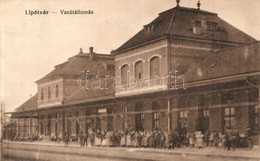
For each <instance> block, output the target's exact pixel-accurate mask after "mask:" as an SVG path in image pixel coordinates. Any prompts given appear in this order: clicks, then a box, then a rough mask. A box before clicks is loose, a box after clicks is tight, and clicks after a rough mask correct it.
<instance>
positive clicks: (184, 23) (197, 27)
mask: <svg viewBox="0 0 260 161" xmlns="http://www.w3.org/2000/svg"><path fill="white" fill-rule="evenodd" d="M255 42H256V40H255V39H254V38H252V37H251V36H249V35H247V34H246V33H244V32H242V31H240V30H239V29H237V28H235V27H234V26H232V25H230V24H229V23H227V22H226V21H224V20H223V19H221V18H220V17H218V14H216V13H212V12H208V11H204V10H201V9H200V5H199V4H198V8H186V7H181V6H179V5H177V6H176V7H174V8H172V9H169V10H167V11H164V12H162V13H160V14H159V16H158V17H157V18H156V19H154V20H153V21H152V22H151V23H149V24H147V25H145V26H144V27H143V28H142V29H141V30H140V31H139V32H138V33H137V34H135V35H134V36H133V37H132V38H130V39H129V40H128V41H127V42H125V43H124V44H123V45H122V46H120V47H119V48H118V49H116V50H113V51H112V54H113V55H115V73H116V76H117V77H119V78H121V79H120V81H118V82H117V86H116V93H115V97H116V98H117V99H119V100H121V102H123V103H122V104H123V105H122V106H123V107H122V108H123V109H124V111H127V112H126V113H128V114H126V115H127V118H126V119H124V120H123V122H124V123H123V125H124V126H125V128H132V129H135V130H148V131H153V130H155V129H161V130H163V131H170V130H174V129H176V130H180V131H184V132H188V131H189V132H195V131H196V130H200V131H204V132H205V131H209V130H210V131H213V130H214V131H218V132H221V131H223V130H224V128H225V127H226V126H225V125H224V121H221V120H222V119H223V117H224V116H222V114H221V115H219V116H214V110H210V112H209V111H207V110H206V108H205V109H204V107H206V106H207V107H208V106H210V105H208V104H210V103H209V98H208V97H209V95H210V94H209V93H211V92H212V91H214V92H213V93H214V94H216V93H219V94H220V95H223V96H222V97H225V96H224V95H225V94H224V93H222V92H221V91H222V90H227V89H223V86H224V85H222V86H221V85H219V86H218V87H211V88H212V89H211V88H210V87H207V86H206V85H207V84H203V85H202V86H203V88H197V89H196V90H195V88H194V87H193V86H187V87H186V84H187V85H188V83H189V82H191V81H195V82H196V81H199V80H202V78H200V79H197V80H194V79H192V78H191V77H190V76H189V75H192V72H196V73H198V74H199V75H201V77H203V75H204V73H203V72H204V68H197V67H198V66H199V65H201V63H203V62H204V61H206V60H207V59H208V58H209V57H212V55H214V56H215V57H217V56H218V54H221V53H225V54H226V56H227V58H228V55H229V53H228V52H227V53H226V52H224V50H225V51H229V50H231V48H232V47H234V48H236V47H239V46H241V45H242V46H243V45H248V44H252V43H255ZM246 48H247V47H246ZM249 48H250V47H249ZM256 48H257V47H256ZM254 51H256V53H254V54H257V50H254ZM212 59H214V58H212ZM216 59H217V58H216ZM238 61H240V60H238ZM218 66H219V64H218ZM221 67H223V68H234V67H232V66H228V64H226V65H223V64H222V66H221ZM195 68H196V69H197V70H196V71H194V69H195ZM212 68H214V63H213V64H212ZM226 70H228V69H226ZM219 72H220V73H221V72H224V73H225V71H219ZM188 74H189V75H188ZM229 74H230V73H229ZM234 74H235V73H234ZM236 74H241V73H236ZM227 75H228V74H227ZM227 75H225V74H223V75H221V76H223V78H222V79H224V80H226V81H227V82H228V81H230V79H228V78H227V77H226V76H227ZM221 76H220V77H221ZM211 78H213V77H207V78H205V79H209V80H210V79H211ZM233 81H234V80H233ZM219 83H220V82H219ZM220 84H221V83H220ZM234 84H235V83H234ZM237 85H238V84H237ZM238 86H239V85H238ZM206 87H207V88H206ZM226 87H227V86H226ZM213 88H214V89H213ZM200 89H201V91H199V90H200ZM203 89H206V91H204V90H203ZM230 90H231V89H230ZM210 91H211V92H210ZM246 97H247V96H246ZM215 98H216V97H215ZM215 98H212V99H215ZM223 104H225V103H223ZM218 106H219V109H218V110H217V111H218V112H219V113H222V112H223V109H222V108H223V107H224V106H223V107H222V105H221V102H219V105H218ZM201 107H203V108H201ZM199 108H201V109H200V110H199ZM203 110H204V111H203ZM215 112H216V111H215ZM209 113H210V114H211V118H214V119H212V120H211V121H210V122H209V121H207V119H205V120H203V118H204V116H205V118H208V116H209ZM245 117H247V118H248V115H247V116H245ZM216 119H217V120H219V122H218V123H219V124H218V125H217V127H215V126H214V121H215V120H216ZM248 125H249V124H246V125H244V126H243V128H246V126H248ZM233 128H235V127H233ZM239 129H241V127H239Z"/></svg>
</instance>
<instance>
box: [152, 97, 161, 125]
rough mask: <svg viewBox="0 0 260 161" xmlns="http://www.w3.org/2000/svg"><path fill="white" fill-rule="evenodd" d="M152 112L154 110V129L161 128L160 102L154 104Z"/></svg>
mask: <svg viewBox="0 0 260 161" xmlns="http://www.w3.org/2000/svg"><path fill="white" fill-rule="evenodd" d="M152 110H153V120H152V121H153V129H156V128H159V125H160V123H159V112H158V110H159V104H158V102H156V101H155V102H153V103H152Z"/></svg>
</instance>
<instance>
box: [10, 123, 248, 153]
mask: <svg viewBox="0 0 260 161" xmlns="http://www.w3.org/2000/svg"><path fill="white" fill-rule="evenodd" d="M10 137H11V136H10ZM42 139H43V136H38V135H33V134H31V135H29V134H28V135H22V134H18V135H16V136H12V137H11V138H10V140H13V141H37V140H38V141H40V140H42ZM54 140H56V141H58V142H60V141H64V143H65V146H68V145H69V143H70V142H75V141H77V142H78V144H79V145H80V146H82V147H84V146H87V147H93V146H97V147H134V148H140V147H143V148H168V149H175V148H180V147H183V146H187V147H188V146H190V147H198V148H202V147H205V146H214V147H227V149H228V150H230V148H235V147H250V148H252V146H253V141H252V137H251V135H250V134H248V133H244V135H242V136H241V135H240V134H239V133H238V132H234V131H232V130H231V129H229V128H227V129H226V130H225V131H224V132H222V133H221V132H216V131H215V132H209V131H206V132H200V131H197V132H189V133H187V132H186V130H173V131H171V132H164V131H161V130H158V129H157V130H154V131H135V130H131V131H130V130H129V131H127V130H126V131H123V130H114V131H112V130H108V131H106V132H105V131H100V130H97V131H96V132H95V131H94V130H93V131H92V130H91V132H89V133H88V134H86V133H83V132H80V134H78V135H77V136H71V135H70V134H69V133H66V132H63V134H62V136H60V137H55V138H54ZM54 140H53V141H54Z"/></svg>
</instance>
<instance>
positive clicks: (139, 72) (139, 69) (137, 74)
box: [135, 61, 143, 79]
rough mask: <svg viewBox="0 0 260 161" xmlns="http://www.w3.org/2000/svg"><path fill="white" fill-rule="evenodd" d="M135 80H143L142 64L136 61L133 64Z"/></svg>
mask: <svg viewBox="0 0 260 161" xmlns="http://www.w3.org/2000/svg"><path fill="white" fill-rule="evenodd" d="M135 78H136V79H142V78H143V62H142V61H138V62H136V63H135Z"/></svg>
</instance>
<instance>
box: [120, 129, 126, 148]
mask: <svg viewBox="0 0 260 161" xmlns="http://www.w3.org/2000/svg"><path fill="white" fill-rule="evenodd" d="M120 135H121V140H120V146H121V147H125V146H126V135H125V134H124V132H123V131H121V132H120Z"/></svg>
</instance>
